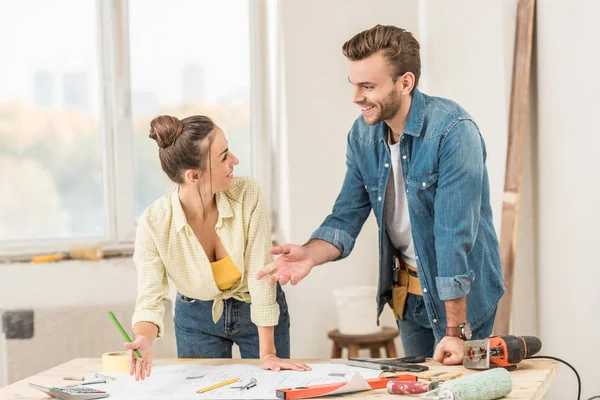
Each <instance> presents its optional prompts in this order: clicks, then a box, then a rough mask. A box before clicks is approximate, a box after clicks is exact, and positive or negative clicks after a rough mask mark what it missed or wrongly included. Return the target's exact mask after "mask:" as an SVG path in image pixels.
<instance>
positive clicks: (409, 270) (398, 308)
mask: <svg viewBox="0 0 600 400" xmlns="http://www.w3.org/2000/svg"><path fill="white" fill-rule="evenodd" d="M409 293H411V294H414V295H417V296H423V291H422V289H421V282H420V281H419V275H418V273H417V268H416V267H413V266H412V265H408V264H406V263H405V262H404V261H402V259H401V258H400V257H394V287H393V288H392V300H391V304H390V307H391V308H392V309H393V310H394V314H396V318H400V319H404V308H405V306H406V298H407V297H408V294H409Z"/></svg>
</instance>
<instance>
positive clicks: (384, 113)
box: [365, 89, 402, 125]
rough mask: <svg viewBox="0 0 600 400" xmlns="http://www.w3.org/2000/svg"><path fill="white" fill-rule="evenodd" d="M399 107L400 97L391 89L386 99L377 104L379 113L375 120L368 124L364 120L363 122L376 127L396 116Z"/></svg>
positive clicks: (400, 104)
mask: <svg viewBox="0 0 600 400" xmlns="http://www.w3.org/2000/svg"><path fill="white" fill-rule="evenodd" d="M401 106H402V100H401V99H400V96H398V92H396V90H395V89H392V91H391V92H390V94H388V96H387V97H386V99H385V100H384V101H383V102H381V103H380V104H379V108H380V110H381V111H380V112H379V115H377V116H376V117H375V120H373V122H368V121H367V120H366V119H365V122H366V123H367V124H368V125H377V124H378V123H380V122H381V121H385V120H390V119H392V118H394V117H395V116H396V114H397V113H398V111H399V110H400V107H401Z"/></svg>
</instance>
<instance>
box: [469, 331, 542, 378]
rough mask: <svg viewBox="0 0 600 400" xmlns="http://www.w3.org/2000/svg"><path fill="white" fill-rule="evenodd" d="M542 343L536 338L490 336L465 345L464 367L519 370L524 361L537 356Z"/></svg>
mask: <svg viewBox="0 0 600 400" xmlns="http://www.w3.org/2000/svg"><path fill="white" fill-rule="evenodd" d="M541 348H542V342H541V340H540V339H538V338H537V337H535V336H513V335H505V336H490V337H488V338H486V339H484V340H468V341H466V342H465V344H464V352H465V353H464V358H463V365H464V367H465V368H470V369H489V368H494V367H503V368H506V369H508V370H514V369H515V368H517V365H516V364H518V363H520V362H521V361H523V359H525V358H528V357H531V356H533V355H535V354H537V353H538V352H539V351H540V349H541Z"/></svg>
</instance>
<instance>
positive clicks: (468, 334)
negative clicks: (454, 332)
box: [462, 322, 473, 340]
mask: <svg viewBox="0 0 600 400" xmlns="http://www.w3.org/2000/svg"><path fill="white" fill-rule="evenodd" d="M462 331H463V336H464V337H465V339H466V340H471V336H472V335H473V331H472V330H471V325H469V323H468V322H466V323H465V324H464V325H463V327H462Z"/></svg>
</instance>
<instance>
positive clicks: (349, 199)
mask: <svg viewBox="0 0 600 400" xmlns="http://www.w3.org/2000/svg"><path fill="white" fill-rule="evenodd" d="M356 156H357V154H356V149H355V148H354V146H353V144H352V137H351V134H350V135H348V146H347V149H346V176H345V177H344V183H343V184H342V190H341V191H340V193H339V195H338V197H337V199H336V201H335V204H334V206H333V210H332V212H331V214H329V215H328V216H327V218H325V220H324V221H323V223H322V224H321V226H320V227H319V228H318V229H317V230H316V231H315V232H313V234H312V235H311V239H320V240H324V241H326V242H328V243H330V244H332V245H334V246H335V247H337V248H338V250H340V251H341V252H342V254H341V255H340V256H339V257H338V258H337V259H335V260H334V261H337V260H341V259H343V258H345V257H347V256H348V255H349V254H350V252H351V251H352V249H353V248H354V244H355V242H356V237H357V236H358V234H359V233H360V230H361V229H362V226H363V225H364V223H365V221H366V220H367V217H368V216H369V213H370V212H371V202H370V200H369V193H368V192H367V190H366V189H365V184H364V182H363V178H362V174H361V173H360V171H359V169H358V165H357V163H356Z"/></svg>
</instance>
